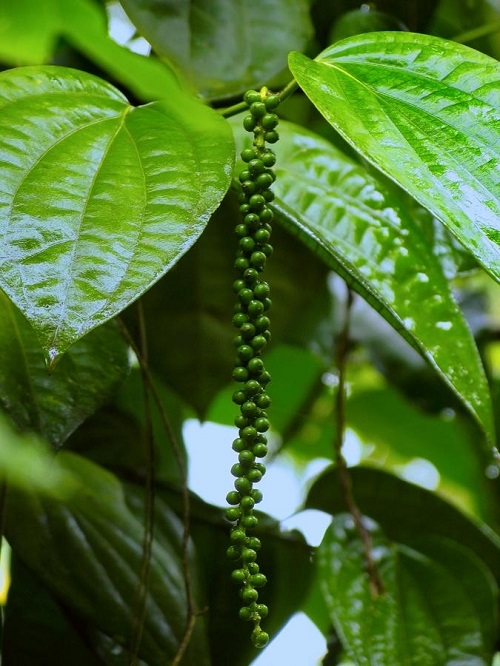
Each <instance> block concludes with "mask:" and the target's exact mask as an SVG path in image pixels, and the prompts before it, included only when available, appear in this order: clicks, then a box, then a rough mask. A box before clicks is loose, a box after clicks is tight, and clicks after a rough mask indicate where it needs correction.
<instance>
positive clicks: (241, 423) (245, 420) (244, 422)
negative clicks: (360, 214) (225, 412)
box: [234, 414, 262, 432]
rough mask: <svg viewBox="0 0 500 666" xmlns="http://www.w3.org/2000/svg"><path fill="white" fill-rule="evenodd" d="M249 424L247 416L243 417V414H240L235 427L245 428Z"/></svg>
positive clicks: (235, 418) (235, 421)
mask: <svg viewBox="0 0 500 666" xmlns="http://www.w3.org/2000/svg"><path fill="white" fill-rule="evenodd" d="M249 423H250V420H249V419H248V418H247V417H246V416H243V415H242V414H238V416H235V417H234V425H235V426H236V427H237V428H245V427H246V426H247V425H248V424H249ZM259 432H262V431H259Z"/></svg>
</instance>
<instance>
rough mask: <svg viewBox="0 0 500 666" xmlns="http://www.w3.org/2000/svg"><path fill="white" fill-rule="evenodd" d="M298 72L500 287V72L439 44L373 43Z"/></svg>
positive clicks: (344, 129) (351, 136) (389, 39)
mask: <svg viewBox="0 0 500 666" xmlns="http://www.w3.org/2000/svg"><path fill="white" fill-rule="evenodd" d="M289 64H290V68H291V70H292V72H293V74H294V76H295V77H296V79H297V81H298V82H299V84H300V86H301V87H302V89H303V90H304V91H305V92H306V94H307V95H308V97H309V98H310V99H311V101H312V102H313V103H314V104H315V106H317V108H318V109H319V110H320V111H321V113H322V114H323V115H324V116H325V118H326V119H327V120H328V121H329V122H330V123H331V124H332V125H333V127H334V128H335V129H337V130H338V131H339V132H340V134H342V136H343V137H344V138H345V139H346V140H347V141H348V142H349V143H351V144H352V145H353V146H354V147H355V148H356V150H358V151H359V152H361V153H362V154H363V155H364V156H365V157H366V158H367V159H368V160H369V161H371V162H372V163H373V164H375V165H376V166H377V168H378V169H380V170H381V171H383V172H384V173H386V174H387V175H388V176H390V177H391V178H392V179H393V180H395V181H396V182H397V183H398V184H399V185H401V187H403V188H404V189H405V190H407V191H408V192H409V193H410V194H411V195H412V196H413V197H415V199H417V201H419V202H420V203H421V204H422V205H423V206H424V207H425V208H427V209H428V210H430V211H431V212H432V213H433V214H434V215H435V216H436V217H437V218H439V219H440V220H441V221H442V222H443V223H444V224H445V225H446V226H448V228H449V229H450V230H451V231H452V232H453V233H454V234H455V236H456V237H457V238H458V239H459V240H460V242H461V243H463V245H464V246H465V247H467V248H468V249H469V251H470V252H471V253H472V254H473V255H474V256H475V257H476V258H477V260H478V261H479V262H480V263H481V264H482V265H483V266H484V267H485V268H486V270H487V271H489V272H490V273H491V275H492V276H493V277H494V278H495V279H497V280H499V281H500V268H499V265H500V263H499V259H500V247H499V244H500V227H499V224H498V218H499V214H500V185H499V174H498V160H499V157H500V152H499V145H500V113H499V111H498V100H499V98H498V85H497V81H498V78H499V76H500V65H499V64H498V62H497V61H496V60H493V59H491V58H489V57H487V56H485V55H483V54H481V53H479V52H477V51H474V50H472V49H470V48H468V47H466V46H462V45H461V44H456V43H454V42H449V41H446V40H443V39H439V38H437V37H431V36H428V35H420V34H412V33H406V32H401V33H394V32H384V33H370V34H367V35H361V36H358V37H352V38H349V39H346V40H343V41H341V42H339V43H338V44H336V45H334V46H332V47H330V48H328V49H326V50H325V51H324V52H323V53H321V54H320V55H319V56H318V57H317V59H316V60H315V61H312V60H309V59H308V58H307V57H306V56H304V55H302V54H300V53H292V54H291V55H290V58H289Z"/></svg>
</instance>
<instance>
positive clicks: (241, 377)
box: [233, 366, 248, 382]
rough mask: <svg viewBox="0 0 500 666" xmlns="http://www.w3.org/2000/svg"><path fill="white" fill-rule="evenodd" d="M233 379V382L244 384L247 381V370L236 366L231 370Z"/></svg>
mask: <svg viewBox="0 0 500 666" xmlns="http://www.w3.org/2000/svg"><path fill="white" fill-rule="evenodd" d="M233 379H234V381H235V382H246V380H247V379H248V370H247V369H246V368H244V367H243V366H238V367H237V368H235V369H234V370H233Z"/></svg>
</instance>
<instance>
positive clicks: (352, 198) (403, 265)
mask: <svg viewBox="0 0 500 666" xmlns="http://www.w3.org/2000/svg"><path fill="white" fill-rule="evenodd" d="M234 126H235V127H236V124H234ZM236 136H237V138H238V143H243V141H244V139H243V132H242V130H241V129H239V127H238V129H236ZM280 136H281V140H280V141H279V142H278V143H277V144H276V148H275V150H276V154H277V165H276V175H277V178H276V182H275V184H274V186H273V189H274V192H275V193H276V196H277V199H276V201H275V202H274V204H273V205H274V207H275V209H276V211H277V212H278V213H279V217H280V220H281V221H282V222H283V223H284V224H285V225H286V226H287V227H288V228H289V229H291V230H292V231H293V233H295V234H297V235H298V236H299V237H300V238H301V239H302V240H303V242H305V243H306V244H307V245H308V246H309V247H311V248H312V249H313V251H315V252H316V253H317V254H318V255H319V256H321V257H322V258H323V259H324V260H325V261H326V262H327V263H328V265H329V266H331V267H332V268H333V269H334V270H335V271H336V272H337V273H338V274H339V275H341V276H342V277H343V278H344V279H345V280H346V282H347V283H348V284H350V285H351V286H352V288H353V289H355V290H356V291H357V292H358V293H360V294H361V296H363V298H364V299H365V300H366V301H368V303H370V304H371V305H372V306H373V307H374V308H375V309H376V310H378V311H379V312H380V313H381V314H382V315H383V316H384V317H385V318H386V319H387V321H388V322H389V323H390V324H391V325H392V326H393V327H394V328H395V329H396V330H397V331H398V332H399V333H400V334H401V335H402V336H403V337H404V338H405V339H406V340H408V342H410V344H412V346H413V347H415V348H416V349H417V350H418V351H419V352H420V354H422V356H424V357H425V358H426V359H427V361H428V362H429V363H430V364H431V366H433V367H434V368H435V369H436V370H437V372H438V373H439V374H440V376H441V377H442V378H443V379H444V380H445V381H446V383H447V384H448V385H449V386H450V387H451V388H452V389H453V391H454V392H455V393H456V394H457V395H458V397H459V398H460V400H461V401H462V402H463V404H464V405H465V406H466V407H467V409H468V410H469V411H470V412H471V413H472V415H473V416H474V417H475V419H476V420H477V421H478V423H479V424H480V425H481V427H482V428H483V430H484V432H485V433H486V436H487V437H488V438H489V440H490V441H491V442H493V440H494V432H493V424H492V414H491V404H490V399H489V391H488V386H487V383H486V378H485V375H484V371H483V368H482V365H481V361H480V359H479V355H478V352H477V348H476V345H475V342H474V339H473V337H472V335H471V333H470V331H469V329H468V327H467V324H466V322H465V320H464V318H463V316H462V314H461V312H460V309H459V307H458V305H457V304H456V302H455V300H454V298H453V296H452V294H451V289H450V286H449V284H448V281H447V279H446V277H445V276H444V274H443V268H442V265H441V263H440V261H439V260H438V259H437V258H436V257H435V256H434V250H435V248H434V244H433V242H432V237H431V240H430V241H429V239H428V238H427V237H426V236H425V235H424V234H423V233H422V231H421V228H420V226H419V224H418V223H417V221H416V220H415V219H414V217H413V216H414V214H415V211H414V209H413V208H410V207H409V206H408V201H407V199H408V197H407V196H406V195H404V193H401V191H400V190H398V189H396V188H394V187H391V186H390V184H389V185H387V184H385V183H384V182H383V181H382V180H377V179H376V178H375V177H374V176H372V175H371V174H369V173H368V172H367V170H366V169H365V168H363V167H362V166H360V165H359V164H357V163H356V162H354V161H353V160H351V159H350V158H348V157H347V156H346V155H344V154H343V153H342V152H341V151H340V150H338V149H337V148H335V147H334V146H333V145H332V144H330V143H329V142H328V141H326V140H324V139H322V138H321V137H319V136H317V135H316V134H313V133H312V132H309V131H307V130H305V129H303V128H301V127H298V126H296V125H292V124H289V123H285V122H283V123H280ZM247 141H248V139H247ZM461 368H467V372H462V371H461V370H460V369H461Z"/></svg>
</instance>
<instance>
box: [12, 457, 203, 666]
mask: <svg viewBox="0 0 500 666" xmlns="http://www.w3.org/2000/svg"><path fill="white" fill-rule="evenodd" d="M58 459H59V462H60V465H61V466H62V467H63V468H64V469H65V470H67V471H68V473H71V475H72V477H73V478H74V479H75V484H76V486H77V491H76V492H74V493H73V494H72V495H70V497H69V498H68V499H67V500H66V501H65V502H64V503H62V502H58V501H55V500H49V499H46V498H43V497H41V496H40V495H39V494H38V493H36V492H30V491H28V490H26V491H18V490H15V489H13V488H10V487H9V489H8V495H7V506H6V524H5V535H6V537H7V539H8V541H9V543H10V544H11V546H12V548H13V550H14V551H15V552H16V554H17V555H18V556H19V557H20V559H21V560H22V562H23V563H24V564H25V565H26V566H28V567H29V568H30V569H31V570H32V571H33V572H34V573H36V574H37V576H38V577H39V578H40V580H41V581H42V582H43V583H44V585H45V586H46V587H47V589H48V590H49V591H50V592H51V594H52V595H53V596H54V597H55V598H56V599H59V600H60V601H63V602H64V605H65V606H66V607H67V608H70V609H71V610H72V611H73V612H74V613H75V614H76V615H77V616H78V617H79V618H81V621H84V622H86V623H87V624H88V625H90V626H91V627H94V628H95V630H98V631H100V632H102V633H103V634H104V635H105V636H107V639H108V641H109V644H110V645H109V651H110V654H113V653H116V654H118V653H120V650H122V649H123V648H127V647H129V645H130V638H131V635H132V630H133V626H134V622H135V621H136V620H137V618H136V617H135V614H136V612H137V609H136V606H135V603H134V600H135V599H136V594H137V591H138V589H139V581H140V576H141V562H142V557H143V555H142V538H143V525H142V519H140V518H138V517H136V516H135V514H134V512H133V511H132V510H131V509H130V508H129V507H128V506H127V503H126V500H125V496H124V493H123V488H122V486H121V485H120V483H119V482H118V480H117V478H116V477H114V476H113V475H112V474H110V473H109V472H106V471H104V470H103V469H101V468H99V467H98V466H96V465H94V464H93V463H91V462H89V461H87V460H85V458H81V457H80V456H76V455H74V454H70V453H61V454H60V455H59V456H58ZM156 531H157V539H156V540H155V543H154V545H153V550H152V556H151V567H150V574H149V587H148V590H149V592H148V596H147V604H146V613H145V621H144V627H143V632H142V642H141V645H140V650H139V656H140V657H141V658H142V659H143V660H144V661H145V662H146V663H147V664H148V665H149V666H157V665H159V664H163V663H165V662H166V661H167V662H170V660H171V659H173V657H174V655H175V654H176V652H177V649H178V647H179V644H180V641H181V640H182V637H183V634H184V629H185V622H186V607H187V606H186V597H185V585H184V577H183V564H182V524H181V522H180V521H179V520H178V519H177V518H176V516H175V515H174V514H173V512H172V511H169V510H168V508H164V510H163V512H162V516H161V523H159V524H158V526H157V530H156ZM189 559H190V562H191V564H192V563H193V562H194V552H193V551H192V550H191V549H190V557H189ZM191 577H192V584H193V589H194V591H195V593H196V591H197V585H196V575H195V571H194V569H193V570H192V571H191ZM117 663H119V664H127V663H129V662H128V661H127V660H126V653H124V657H123V659H122V660H120V661H118V662H117ZM182 663H183V664H200V666H208V665H209V664H210V658H209V656H208V646H207V643H206V640H205V636H204V627H203V621H202V620H201V619H200V620H199V621H198V622H197V623H196V626H195V630H194V633H193V634H192V637H191V641H190V643H189V646H188V649H187V652H186V655H185V659H184V660H183V661H182Z"/></svg>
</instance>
